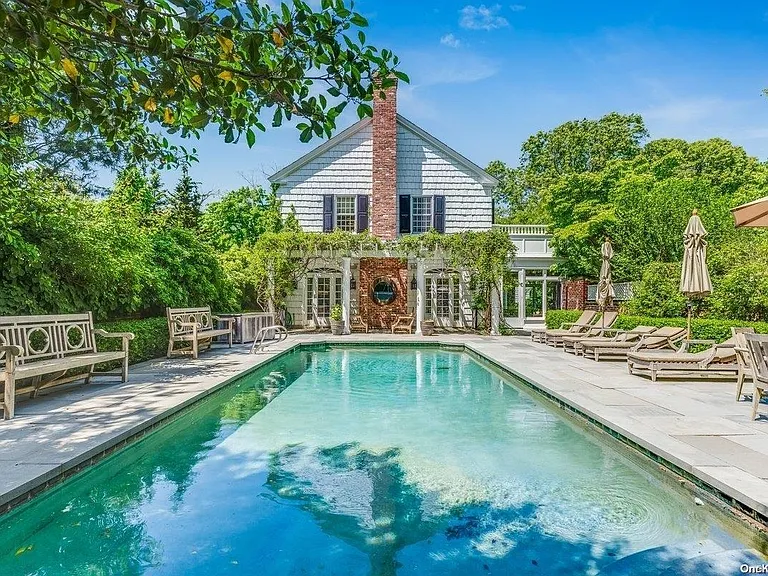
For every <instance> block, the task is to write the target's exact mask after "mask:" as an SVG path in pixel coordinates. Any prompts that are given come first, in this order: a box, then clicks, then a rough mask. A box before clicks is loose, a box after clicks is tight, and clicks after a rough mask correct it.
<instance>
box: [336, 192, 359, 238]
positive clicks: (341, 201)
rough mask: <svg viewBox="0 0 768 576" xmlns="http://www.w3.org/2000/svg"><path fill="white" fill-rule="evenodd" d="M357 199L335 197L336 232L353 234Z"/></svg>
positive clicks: (352, 197)
mask: <svg viewBox="0 0 768 576" xmlns="http://www.w3.org/2000/svg"><path fill="white" fill-rule="evenodd" d="M356 204H357V197H355V196H336V230H341V231H343V232H355V230H356V217H357V209H356V208H357V206H356Z"/></svg>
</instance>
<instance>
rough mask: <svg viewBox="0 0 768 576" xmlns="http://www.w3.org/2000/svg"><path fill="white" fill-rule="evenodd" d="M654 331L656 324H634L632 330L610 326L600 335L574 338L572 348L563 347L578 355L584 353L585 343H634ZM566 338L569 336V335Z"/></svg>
mask: <svg viewBox="0 0 768 576" xmlns="http://www.w3.org/2000/svg"><path fill="white" fill-rule="evenodd" d="M654 331H656V326H635V327H634V328H632V330H619V329H616V328H611V329H609V330H605V331H604V332H603V333H602V335H600V336H586V337H584V338H581V339H578V340H576V342H575V343H574V345H573V349H572V350H571V349H569V348H565V347H564V348H563V349H564V350H565V351H566V352H573V353H574V354H576V356H579V355H580V354H584V346H585V345H589V344H591V343H594V342H600V343H602V344H611V343H619V342H626V343H634V344H636V343H637V341H638V340H640V338H642V337H643V335H645V334H651V333H653V332H654ZM568 338H571V337H570V336H569V337H568ZM574 338H575V337H574ZM563 342H564V343H565V339H563Z"/></svg>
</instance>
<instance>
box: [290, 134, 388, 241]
mask: <svg viewBox="0 0 768 576" xmlns="http://www.w3.org/2000/svg"><path fill="white" fill-rule="evenodd" d="M372 146H373V144H372V138H371V126H370V124H368V125H367V126H366V127H364V128H363V129H362V130H360V131H358V132H356V133H355V134H353V135H352V136H350V137H349V138H347V139H346V140H343V141H342V142H339V143H338V144H337V145H336V146H334V147H333V148H331V149H329V150H327V151H325V152H324V153H323V154H321V155H320V156H318V157H316V158H313V159H312V160H311V161H310V162H308V163H307V164H305V165H304V166H302V167H300V168H299V169H298V170H296V171H295V172H294V173H292V174H289V175H288V176H287V177H286V178H285V180H284V181H283V182H282V183H281V185H280V188H279V189H278V192H277V194H278V196H279V198H280V200H282V210H283V214H287V213H289V212H290V211H291V206H293V207H294V208H295V209H296V217H297V218H298V220H299V224H301V227H302V229H303V230H304V231H306V232H322V231H323V196H324V195H325V194H338V195H345V194H370V193H371V165H372V162H373V149H372Z"/></svg>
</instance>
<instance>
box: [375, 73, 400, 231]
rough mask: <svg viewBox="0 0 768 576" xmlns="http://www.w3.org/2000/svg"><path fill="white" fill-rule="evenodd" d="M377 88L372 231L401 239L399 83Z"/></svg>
mask: <svg viewBox="0 0 768 576" xmlns="http://www.w3.org/2000/svg"><path fill="white" fill-rule="evenodd" d="M385 94H386V98H385V99H382V98H381V97H380V96H379V91H376V95H375V97H374V102H373V122H372V126H373V174H372V176H373V186H372V196H371V232H372V233H373V234H374V235H375V236H378V237H379V238H381V239H382V240H394V239H395V238H397V230H398V228H397V218H398V210H397V85H395V86H393V87H392V88H388V89H387V90H385Z"/></svg>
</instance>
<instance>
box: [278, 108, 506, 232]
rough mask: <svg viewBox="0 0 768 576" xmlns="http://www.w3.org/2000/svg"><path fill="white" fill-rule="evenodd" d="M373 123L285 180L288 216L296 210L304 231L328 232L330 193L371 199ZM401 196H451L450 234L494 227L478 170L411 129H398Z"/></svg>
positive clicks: (447, 212) (284, 203)
mask: <svg viewBox="0 0 768 576" xmlns="http://www.w3.org/2000/svg"><path fill="white" fill-rule="evenodd" d="M372 163H373V150H372V134H371V124H370V122H368V123H366V124H365V125H363V127H362V128H361V129H360V130H358V131H357V132H355V133H353V134H352V135H350V136H349V137H348V138H346V139H344V140H342V141H340V142H339V143H338V144H336V145H335V146H332V147H331V148H329V149H328V150H325V151H324V152H323V153H322V154H320V155H319V156H317V157H315V158H312V159H311V160H310V161H309V162H307V163H306V164H304V165H303V166H300V167H298V168H297V169H296V170H295V171H294V172H292V173H289V174H287V175H286V176H285V177H284V178H283V179H282V180H281V181H280V188H279V189H278V196H279V197H280V199H281V200H282V206H283V213H284V214H287V213H288V212H290V210H291V206H293V207H294V208H295V210H296V216H297V218H298V220H299V223H300V224H301V226H302V228H303V229H304V230H305V231H307V232H322V231H323V196H324V195H325V194H337V195H346V194H370V193H371V185H372V182H371V180H372V178H371V172H372ZM397 191H398V194H411V195H428V196H432V195H443V196H445V231H446V233H451V232H461V231H464V230H487V229H488V228H490V227H491V225H492V219H493V214H492V212H493V208H492V203H491V188H490V185H488V184H483V181H482V180H481V178H479V176H478V174H477V172H476V171H473V170H471V169H470V168H469V167H468V166H464V165H463V164H462V163H461V162H459V161H458V160H457V159H456V158H454V157H453V156H452V155H450V154H447V153H446V152H445V151H444V150H443V149H441V148H439V147H437V146H435V145H433V144H432V143H431V142H428V141H427V140H425V139H424V138H422V137H421V136H420V135H419V134H417V133H415V132H413V131H412V130H411V129H409V128H408V127H407V126H404V125H402V124H400V123H398V126H397Z"/></svg>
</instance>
